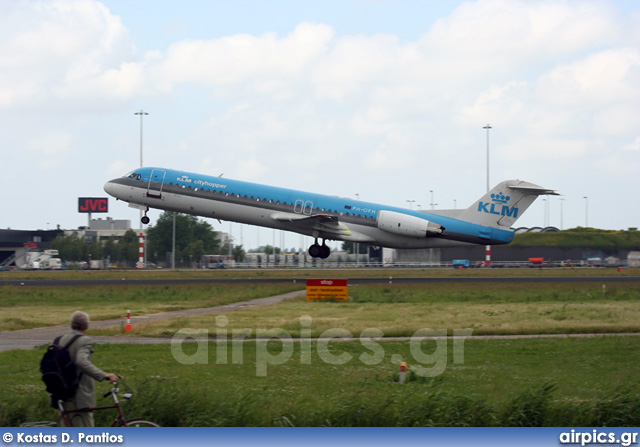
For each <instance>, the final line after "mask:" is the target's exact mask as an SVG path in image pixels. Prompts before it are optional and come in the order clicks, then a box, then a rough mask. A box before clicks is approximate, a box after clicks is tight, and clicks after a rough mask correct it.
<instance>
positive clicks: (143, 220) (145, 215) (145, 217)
mask: <svg viewBox="0 0 640 447" xmlns="http://www.w3.org/2000/svg"><path fill="white" fill-rule="evenodd" d="M148 211H149V207H147V209H146V210H145V211H144V216H142V219H140V222H142V223H143V224H145V225H147V224H148V223H149V222H151V219H149V216H147V212H148Z"/></svg>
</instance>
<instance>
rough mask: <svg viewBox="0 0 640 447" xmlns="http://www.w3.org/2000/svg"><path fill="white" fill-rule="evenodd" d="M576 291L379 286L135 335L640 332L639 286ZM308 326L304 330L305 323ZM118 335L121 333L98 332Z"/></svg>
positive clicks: (151, 327)
mask: <svg viewBox="0 0 640 447" xmlns="http://www.w3.org/2000/svg"><path fill="white" fill-rule="evenodd" d="M602 290H603V289H602V284H600V283H597V282H584V283H582V282H578V283H573V282H572V283H526V282H523V283H497V284H467V283H464V284H456V283H435V284H391V285H389V284H374V285H358V286H355V287H350V288H349V296H350V298H349V302H346V303H345V302H324V303H310V302H306V301H304V299H303V298H300V299H295V300H288V301H286V302H283V303H280V304H278V305H275V306H267V307H260V308H248V309H239V310H236V311H233V312H230V313H227V314H225V317H227V324H226V325H221V324H219V322H218V315H213V314H209V315H199V316H191V317H188V318H187V317H185V318H181V319H180V320H177V321H176V320H174V321H167V320H165V321H154V322H149V323H144V324H137V325H135V326H134V330H133V332H132V333H131V335H146V336H171V335H173V334H174V333H175V331H176V330H178V329H180V328H194V329H201V330H203V331H208V333H209V336H211V337H214V336H216V333H217V332H219V331H221V330H226V331H228V332H229V334H232V333H234V331H235V334H236V335H241V334H242V335H246V336H250V337H255V336H269V335H279V334H289V335H291V336H293V337H298V336H300V335H301V334H302V332H301V331H303V330H310V331H311V336H313V337H318V336H321V335H323V334H324V333H325V331H328V330H332V329H336V328H339V329H344V330H347V331H349V332H350V333H352V334H353V335H355V336H358V335H360V333H361V332H363V331H366V330H368V329H371V328H375V329H377V330H379V331H381V332H382V333H383V334H384V335H385V336H406V337H408V336H412V335H413V334H414V333H415V332H416V331H418V330H421V329H424V328H431V329H445V330H447V331H448V333H449V334H450V335H451V334H453V331H454V330H456V329H471V330H472V331H473V334H474V335H486V334H545V333H551V334H557V333H616V332H640V286H639V285H637V284H635V283H617V284H614V285H609V286H608V287H607V288H606V289H605V290H606V292H605V293H604V294H603V292H602ZM304 318H309V319H310V321H311V324H310V326H305V327H303V326H302V324H301V321H302V320H301V319H304ZM96 333H99V334H101V335H116V334H118V333H120V328H112V329H103V330H100V331H99V332H96Z"/></svg>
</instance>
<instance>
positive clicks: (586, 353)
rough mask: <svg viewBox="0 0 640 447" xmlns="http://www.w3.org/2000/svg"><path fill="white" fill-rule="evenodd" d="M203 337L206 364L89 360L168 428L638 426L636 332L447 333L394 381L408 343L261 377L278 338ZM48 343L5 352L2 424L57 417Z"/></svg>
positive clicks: (160, 355) (151, 354)
mask: <svg viewBox="0 0 640 447" xmlns="http://www.w3.org/2000/svg"><path fill="white" fill-rule="evenodd" d="M207 346H208V355H207V356H206V358H207V362H206V363H204V364H195V365H185V364H181V363H179V362H177V361H176V358H175V357H174V355H173V354H172V352H171V348H170V347H169V346H167V345H143V346H131V345H103V346H99V347H97V348H96V349H95V354H94V360H95V362H96V363H97V364H102V365H108V367H109V370H113V371H118V372H119V373H121V374H122V375H124V376H125V377H126V378H127V380H128V383H129V384H130V385H131V386H132V387H133V389H134V390H135V392H136V399H135V401H134V402H132V403H131V408H129V409H128V413H129V414H130V415H136V416H144V417H147V418H149V419H153V420H155V421H156V422H159V423H161V424H162V425H165V426H271V425H296V426H376V425H383V426H397V425H402V426H407V425H409V426H411V425H447V426H453V425H456V426H460V425H473V426H478V425H480V426H485V425H487V426H493V425H497V426H512V425H516V426H517V425H525V426H531V425H545V426H591V425H616V426H620V425H636V426H637V425H638V424H639V423H640V419H639V418H640V399H639V398H638V390H639V387H638V377H639V373H640V369H639V366H638V364H637V359H638V358H639V357H640V345H639V344H638V342H637V338H636V337H635V336H629V337H623V336H612V337H596V338H589V339H537V340H467V341H466V342H465V345H464V363H462V364H455V363H454V358H453V346H452V343H451V342H449V344H448V346H447V347H448V349H447V355H446V360H447V361H446V363H447V365H446V368H445V370H444V372H443V373H442V374H440V375H437V376H435V377H432V378H428V377H422V376H410V378H411V379H413V380H410V381H409V382H407V383H405V384H402V385H401V384H398V383H396V382H394V379H396V378H397V373H396V371H397V367H398V365H397V363H396V361H395V360H397V359H398V358H399V357H398V356H400V357H402V358H403V359H405V360H407V361H408V362H409V365H410V366H412V365H413V366H415V365H417V362H416V360H415V359H413V354H412V352H411V350H410V349H409V346H408V343H404V342H380V343H379V345H378V348H376V349H378V350H380V351H381V352H383V357H382V359H381V360H380V361H379V362H376V363H374V364H366V363H364V362H363V361H362V360H361V359H363V358H364V357H361V356H362V355H363V354H371V350H370V349H369V348H368V347H365V346H363V345H362V344H361V343H359V342H349V343H337V342H336V343H332V344H331V345H330V346H329V347H328V349H329V350H330V355H331V356H335V357H336V358H341V357H342V356H346V357H345V360H346V359H350V360H349V361H347V362H346V363H344V364H340V365H337V364H331V363H328V362H326V361H325V360H323V359H322V358H321V357H320V355H319V351H318V349H317V345H316V344H315V343H314V344H312V345H311V356H310V363H309V364H307V363H305V362H304V361H303V358H304V355H301V345H300V344H297V345H294V346H292V350H291V352H290V356H289V358H288V360H287V361H283V362H281V363H280V362H269V364H267V372H266V374H265V375H258V373H257V372H258V370H259V368H260V367H261V366H260V365H259V363H260V359H261V358H262V357H261V356H264V353H265V352H268V355H270V356H272V360H273V359H275V358H277V357H278V356H279V355H281V350H282V345H280V344H279V343H275V342H271V343H270V344H269V350H268V351H262V349H263V348H261V347H260V346H259V345H257V344H256V343H246V344H244V345H243V346H242V360H241V361H240V360H239V358H235V360H234V361H232V358H231V354H230V349H229V351H228V352H227V355H226V356H225V355H224V354H223V355H219V354H220V353H219V352H218V349H217V348H216V346H215V345H214V344H207ZM189 349H195V348H194V347H191V348H189V347H187V346H185V347H184V351H185V352H186V353H187V354H192V353H193V351H192V352H190V351H189ZM421 349H422V350H424V352H430V351H432V350H433V349H434V347H433V346H423V347H422V348H421ZM41 352H42V351H41V350H33V351H10V352H7V353H3V354H2V355H0V359H1V360H2V361H1V363H0V365H1V366H0V375H1V376H2V377H3V393H2V397H1V398H0V425H3V426H14V425H18V424H20V423H22V422H24V421H33V420H51V419H52V418H53V417H54V416H55V413H54V412H53V410H50V409H48V408H47V401H46V400H47V396H46V394H45V393H44V392H43V391H42V385H41V384H40V383H39V375H38V373H37V364H38V360H39V357H40V355H41ZM280 360H284V358H283V359H280ZM219 362H220V363H219ZM271 363H274V364H271ZM275 363H279V364H275ZM98 388H99V391H100V389H101V388H105V389H106V385H99V386H98ZM105 417H106V415H103V414H98V415H97V421H98V422H97V423H98V424H100V423H106V420H105Z"/></svg>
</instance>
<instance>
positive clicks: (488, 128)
mask: <svg viewBox="0 0 640 447" xmlns="http://www.w3.org/2000/svg"><path fill="white" fill-rule="evenodd" d="M483 129H487V192H489V130H491V126H490V125H489V124H487V125H486V126H484V127H483Z"/></svg>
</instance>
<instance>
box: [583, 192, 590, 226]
mask: <svg viewBox="0 0 640 447" xmlns="http://www.w3.org/2000/svg"><path fill="white" fill-rule="evenodd" d="M583 199H584V227H585V228H589V197H587V196H584V197H583Z"/></svg>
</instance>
